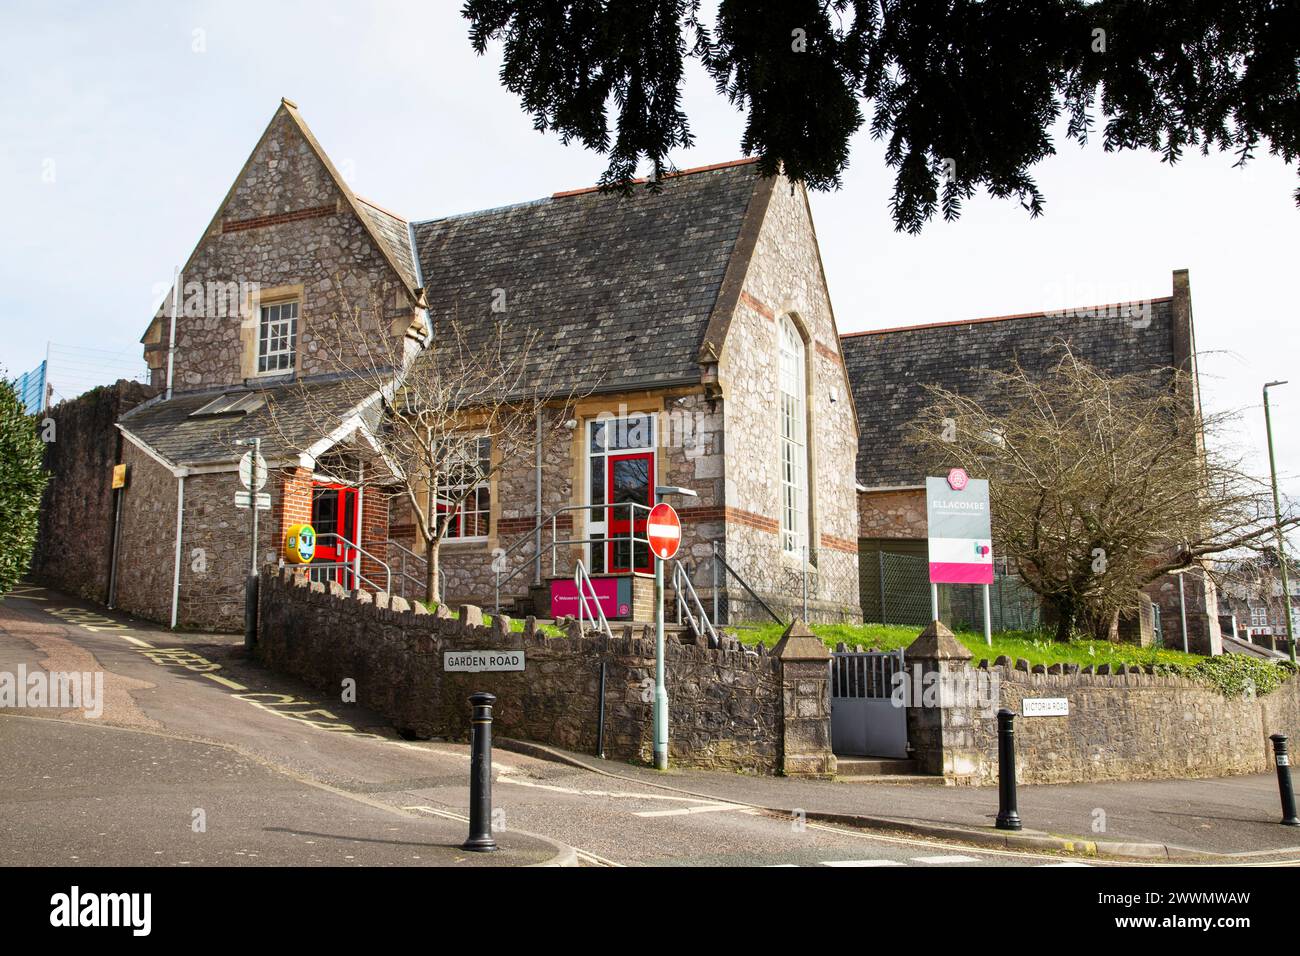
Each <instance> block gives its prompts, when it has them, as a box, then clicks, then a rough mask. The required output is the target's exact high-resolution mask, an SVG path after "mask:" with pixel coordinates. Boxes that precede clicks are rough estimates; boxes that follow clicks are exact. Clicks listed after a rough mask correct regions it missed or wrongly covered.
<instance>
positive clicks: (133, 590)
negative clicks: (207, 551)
mask: <svg viewBox="0 0 1300 956" xmlns="http://www.w3.org/2000/svg"><path fill="white" fill-rule="evenodd" d="M122 462H123V463H124V464H125V465H126V467H127V473H128V475H129V479H128V484H127V487H126V491H125V493H124V494H123V495H122V530H121V536H120V538H119V539H118V555H117V568H118V571H117V594H116V600H115V602H114V606H116V607H118V608H120V609H121V610H123V611H126V612H128V613H130V614H134V615H136V616H137V617H141V618H144V619H145V620H149V621H164V622H165V621H170V620H171V595H172V573H173V569H174V568H175V562H174V554H175V551H174V549H175V543H176V490H177V480H176V476H175V475H173V474H172V472H171V470H170V469H168V468H165V467H164V466H162V465H160V464H159V463H158V462H157V461H155V460H154V459H152V458H150V457H149V456H148V455H146V454H145V453H144V452H143V451H141V450H140V449H139V448H137V447H136V446H135V445H133V444H131V443H130V442H123V443H122ZM105 581H107V578H105Z"/></svg>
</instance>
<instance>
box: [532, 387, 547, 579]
mask: <svg viewBox="0 0 1300 956" xmlns="http://www.w3.org/2000/svg"><path fill="white" fill-rule="evenodd" d="M544 414H545V412H544V411H543V410H542V409H540V408H539V409H538V410H537V438H536V440H535V445H536V455H537V467H536V468H535V469H534V470H535V472H536V475H535V476H534V477H535V480H536V483H537V520H536V525H537V527H536V529H535V530H534V532H533V534H534V535H536V538H537V541H536V543H535V544H534V545H533V584H535V585H540V584H541V583H542V415H544Z"/></svg>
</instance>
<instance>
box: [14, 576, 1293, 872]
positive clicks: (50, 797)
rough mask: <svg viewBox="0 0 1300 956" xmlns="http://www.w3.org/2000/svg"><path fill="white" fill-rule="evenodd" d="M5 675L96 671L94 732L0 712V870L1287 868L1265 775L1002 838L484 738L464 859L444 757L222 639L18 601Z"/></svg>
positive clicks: (1128, 796) (1188, 785)
mask: <svg viewBox="0 0 1300 956" xmlns="http://www.w3.org/2000/svg"><path fill="white" fill-rule="evenodd" d="M19 666H22V667H25V668H27V669H28V672H29V673H30V672H31V671H33V670H36V671H39V670H41V669H42V668H44V669H46V670H50V671H54V670H60V671H73V672H83V671H84V672H98V673H102V674H103V702H102V712H100V713H99V714H98V715H97V716H89V715H88V714H87V713H86V712H84V710H81V711H79V710H77V709H65V710H56V709H54V708H51V707H30V708H28V709H26V710H17V709H13V708H4V709H0V766H4V767H6V773H5V774H4V775H3V776H0V837H2V838H0V864H18V863H51V864H73V865H128V864H145V865H149V864H156V865H207V864H232V863H233V864H238V865H258V864H262V865H270V864H281V865H292V864H297V865H317V864H340V863H342V864H355V865H416V866H418V865H462V866H482V865H529V864H538V863H543V864H549V865H573V864H575V863H576V864H578V865H584V866H624V865H642V866H645V865H670V866H690V865H696V866H717V865H729V866H819V867H859V866H908V867H934V866H954V867H981V866H1079V865H1094V866H1109V865H1119V864H1121V863H1122V864H1124V865H1132V864H1134V863H1142V864H1158V863H1160V862H1165V863H1168V862H1170V860H1171V858H1172V859H1177V858H1182V857H1183V856H1185V854H1186V853H1195V854H1241V853H1245V854H1250V855H1246V856H1224V855H1220V856H1211V857H1205V861H1207V862H1216V863H1253V862H1292V861H1294V862H1297V863H1300V834H1297V833H1296V832H1295V830H1294V829H1293V828H1285V827H1281V826H1278V825H1277V823H1276V820H1277V817H1278V812H1277V806H1276V801H1277V794H1276V783H1275V781H1273V778H1271V777H1270V778H1252V777H1241V778H1229V779H1221V780H1202V781H1164V782H1157V783H1143V784H1096V785H1088V786H1071V787H1022V788H1021V791H1020V808H1021V815H1022V817H1023V818H1024V820H1025V826H1026V828H1027V829H1026V832H1025V833H1024V834H1022V836H1021V837H1020V838H1018V839H1013V840H1008V839H1007V837H1006V835H1005V834H1003V833H1002V832H1001V831H994V830H993V829H992V827H991V823H992V817H993V814H994V813H995V811H996V805H997V794H996V791H995V790H992V789H989V788H956V787H952V788H950V787H937V786H908V785H900V784H896V783H847V782H832V781H799V780H789V779H782V778H768V777H753V776H744V775H739V774H726V773H716V772H704V771H685V770H674V771H670V772H668V773H659V772H657V771H654V770H652V769H648V768H645V767H639V766H631V765H628V764H619V763H615V762H612V761H600V760H597V759H596V758H594V757H589V756H585V755H579V754H566V753H563V752H560V751H555V750H552V749H549V748H540V747H538V746H537V745H535V744H529V745H511V744H510V743H509V742H506V741H501V740H499V739H498V748H497V750H496V752H495V755H494V761H493V770H494V780H493V798H494V802H493V806H494V814H493V830H494V833H495V835H496V837H497V839H498V841H499V842H500V843H501V845H502V847H503V849H502V851H501V852H499V853H496V854H491V855H486V856H483V855H475V854H467V853H463V852H461V851H459V844H460V842H461V841H462V840H463V839H464V837H465V835H466V833H467V825H466V817H467V807H468V802H469V788H468V776H469V774H468V771H469V752H468V747H467V746H466V745H465V744H464V743H463V742H459V741H437V740H435V741H409V740H403V739H402V738H400V737H398V736H397V735H396V734H395V733H394V732H393V730H392V729H391V727H389V725H388V724H387V722H386V721H385V720H384V718H383V717H382V716H380V715H378V714H375V713H373V712H370V711H367V710H366V709H364V708H361V707H358V706H356V705H355V704H352V703H348V702H346V701H344V700H341V699H339V698H340V696H341V695H338V694H333V695H331V694H329V693H326V692H322V691H320V690H318V689H314V688H310V687H307V686H306V685H303V684H301V683H300V682H297V681H295V680H293V679H290V678H286V677H284V676H282V675H278V674H275V673H272V672H270V671H267V670H265V669H263V668H261V667H260V666H259V665H257V664H256V663H255V662H253V661H251V660H249V659H248V658H247V656H246V655H245V653H244V650H243V647H242V639H241V638H240V637H238V636H236V635H212V634H195V633H184V632H172V631H169V630H167V629H166V628H163V627H159V626H158V625H154V624H150V623H147V622H142V621H137V620H133V619H131V618H129V617H126V616H125V615H121V614H118V613H114V612H110V611H105V610H104V609H102V608H98V607H96V606H94V605H91V604H88V603H86V602H84V601H80V600H77V599H75V598H71V597H69V596H67V595H63V594H60V593H59V592H57V591H52V590H47V589H43V588H36V587H30V586H25V587H22V588H19V589H18V590H17V591H15V592H14V593H11V594H10V595H8V596H6V598H5V599H4V600H3V601H0V674H2V673H4V672H9V673H13V672H16V670H17V668H18V667H19ZM503 745H504V746H503ZM505 746H522V749H523V752H515V751H510V750H506V749H505ZM197 811H202V812H201V813H198V812H197ZM200 820H201V821H202V827H201V828H200V827H197V826H196V824H197V823H198V821H200ZM1095 827H1103V829H1100V830H1098V829H1095ZM1061 834H1066V835H1069V834H1082V836H1081V837H1070V838H1066V837H1063V836H1060V835H1061ZM1135 847H1136V849H1135ZM1117 851H1123V852H1117Z"/></svg>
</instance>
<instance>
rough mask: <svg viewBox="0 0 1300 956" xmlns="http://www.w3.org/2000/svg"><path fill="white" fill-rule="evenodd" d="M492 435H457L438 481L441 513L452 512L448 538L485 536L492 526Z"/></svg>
mask: <svg viewBox="0 0 1300 956" xmlns="http://www.w3.org/2000/svg"><path fill="white" fill-rule="evenodd" d="M491 474H492V439H491V438H488V437H487V436H485V435H473V436H469V437H466V438H464V439H458V440H457V442H456V444H455V446H454V447H453V448H452V450H451V454H450V455H449V456H448V458H447V465H446V468H445V469H444V475H443V479H444V480H443V481H442V482H440V483H439V485H438V501H437V504H438V515H439V517H441V516H442V515H445V514H448V513H450V517H449V518H448V519H447V531H446V534H445V535H444V536H443V537H444V539H446V540H453V539H454V540H467V539H480V540H481V539H484V538H486V537H487V536H488V535H489V534H490V533H491V530H492V482H491Z"/></svg>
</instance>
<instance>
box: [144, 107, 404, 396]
mask: <svg viewBox="0 0 1300 956" xmlns="http://www.w3.org/2000/svg"><path fill="white" fill-rule="evenodd" d="M181 281H182V283H183V285H182V290H183V291H182V296H181V307H182V308H181V315H180V316H179V317H178V318H177V322H176V356H175V378H174V385H175V390H176V391H178V392H181V391H188V390H196V389H204V388H217V387H220V386H224V385H234V384H239V383H242V382H244V381H245V380H246V379H249V378H251V377H254V376H255V375H256V374H257V372H256V362H255V359H256V346H257V343H256V336H257V324H258V320H259V314H258V311H257V307H258V302H259V301H260V299H279V298H297V299H298V300H299V301H300V312H299V317H298V349H297V367H296V369H294V370H293V371H296V372H297V373H298V374H299V375H311V374H314V373H321V372H335V371H337V370H338V364H337V360H336V359H335V358H334V357H333V355H332V354H331V352H330V349H332V348H338V347H340V346H342V347H343V348H344V350H345V355H344V360H345V361H346V362H349V363H351V364H352V365H354V366H355V365H357V364H358V355H364V354H365V350H366V346H365V345H364V344H363V342H362V340H361V338H360V337H358V336H356V335H353V334H346V333H348V332H349V330H351V329H352V328H353V327H354V326H353V321H354V320H353V317H352V316H353V310H360V311H361V312H362V313H363V315H362V319H361V325H362V327H363V328H365V329H366V330H367V331H369V332H370V333H371V336H370V337H369V338H370V341H371V342H372V343H374V342H375V341H376V339H378V337H379V336H383V335H390V336H391V337H392V339H391V341H392V343H393V347H394V349H396V348H398V347H399V346H398V343H400V337H401V335H402V334H403V333H404V332H405V330H406V328H407V327H408V326H409V324H410V322H411V319H412V316H413V315H414V306H413V304H412V303H411V301H410V299H409V297H408V296H407V295H406V293H405V291H404V289H403V286H402V282H401V280H400V278H399V277H398V275H397V274H396V273H395V272H394V271H393V269H392V267H391V266H390V265H389V263H388V261H387V259H385V257H384V254H383V252H382V251H381V250H380V248H379V247H378V246H377V244H376V243H375V241H374V240H373V239H372V238H371V235H370V233H369V232H368V231H367V229H366V227H365V226H364V225H363V223H362V222H361V220H360V219H359V218H358V216H357V214H356V213H354V212H353V210H352V207H351V206H350V205H349V204H348V203H347V201H346V199H345V198H344V196H343V193H342V192H341V191H340V189H339V187H338V186H337V184H336V183H335V181H334V179H333V177H332V176H331V175H330V173H329V171H328V170H327V169H326V168H325V166H324V165H323V164H322V163H321V161H320V159H318V158H317V155H316V153H315V151H314V150H313V149H312V147H311V145H310V144H309V143H308V141H307V140H306V138H305V137H304V136H303V134H302V132H301V130H300V128H299V127H298V125H297V124H296V123H295V122H294V120H293V119H292V117H291V116H290V115H289V113H288V111H287V109H286V108H284V107H282V108H281V109H280V110H279V111H278V112H277V113H276V115H275V117H274V119H273V120H272V121H271V124H270V126H269V127H268V128H267V131H266V133H265V135H264V137H263V139H262V140H261V141H260V142H259V143H258V145H257V147H256V148H255V149H254V151H253V153H252V155H251V156H250V157H249V159H248V163H247V165H246V166H245V168H244V169H243V171H242V172H241V174H240V178H239V179H238V180H237V181H236V183H235V185H234V186H233V187H232V188H231V192H230V195H229V196H228V197H227V199H226V201H225V203H224V204H223V205H222V207H221V208H220V209H219V210H218V211H217V214H216V217H215V218H214V220H213V222H212V224H211V226H210V227H209V229H208V231H207V233H206V234H205V235H204V236H203V237H202V238H201V239H200V240H199V242H198V245H197V247H196V248H195V250H194V252H193V254H192V255H191V257H190V259H189V261H188V262H187V264H186V266H185V269H184V273H183V275H182V276H181ZM170 317H171V295H170V291H169V293H168V295H167V296H166V297H165V298H164V299H163V302H162V304H161V305H160V307H159V309H158V312H157V313H156V315H155V316H154V320H153V322H152V324H151V325H150V327H149V331H148V332H147V333H146V339H145V341H146V355H145V357H146V360H147V361H148V362H149V364H150V367H151V368H152V369H153V375H154V382H155V384H161V383H162V381H163V378H164V377H165V367H166V346H167V335H168V327H169V324H170ZM340 322H342V323H343V326H342V329H343V332H344V333H345V334H343V335H342V336H340V333H339V323H340ZM354 344H355V345H356V346H359V347H358V348H357V352H356V353H352V352H350V351H348V350H349V349H350V347H351V346H352V345H354ZM372 347H373V346H372ZM377 360H378V361H380V362H382V361H384V360H383V359H382V358H379V359H377ZM367 361H376V358H375V357H374V355H373V354H371V355H370V357H369V358H362V359H361V361H360V365H361V367H365V363H366V362H367Z"/></svg>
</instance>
